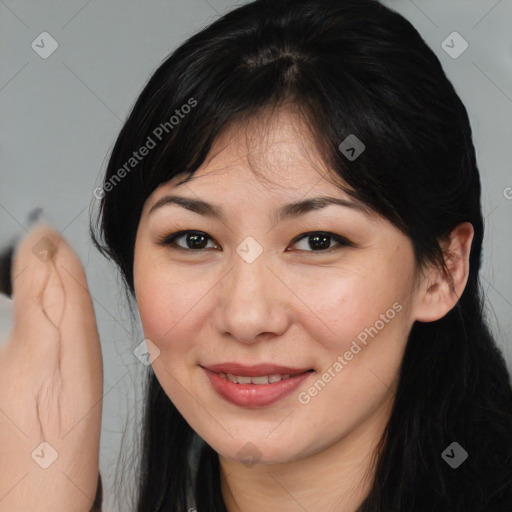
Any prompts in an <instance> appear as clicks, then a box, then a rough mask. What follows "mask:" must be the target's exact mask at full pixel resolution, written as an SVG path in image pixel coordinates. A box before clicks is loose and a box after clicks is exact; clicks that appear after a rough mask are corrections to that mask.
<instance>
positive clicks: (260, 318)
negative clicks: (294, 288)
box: [215, 253, 290, 344]
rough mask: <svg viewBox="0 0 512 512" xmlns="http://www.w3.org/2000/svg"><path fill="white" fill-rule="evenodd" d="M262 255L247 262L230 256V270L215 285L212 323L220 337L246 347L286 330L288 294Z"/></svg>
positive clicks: (288, 315) (237, 256)
mask: <svg viewBox="0 0 512 512" xmlns="http://www.w3.org/2000/svg"><path fill="white" fill-rule="evenodd" d="M264 254H265V253H263V254H261V255H260V256H259V257H258V258H256V260H255V261H253V262H251V263H248V262H247V261H245V260H244V259H243V258H241V257H240V256H239V255H238V254H236V253H235V254H234V257H233V266H232V268H231V270H230V271H229V272H228V273H227V274H226V275H225V276H224V278H223V279H222V280H221V282H220V283H219V285H220V291H219V293H220V296H219V301H218V303H217V311H216V314H215V318H216V322H215V323H216V328H217V329H218V332H219V333H220V335H222V336H227V335H230V336H231V337H232V338H233V339H235V340H237V341H239V342H240V343H246V344H250V343H256V342H258V341H263V340H271V339H274V338H275V337H278V336H281V335H282V334H283V333H284V332H285V331H286V329H287V328H288V326H289V323H290V314H289V294H290V293H289V290H288V289H287V288H286V286H285V285H284V284H283V282H282V281H281V280H280V279H279V277H278V276H277V275H276V274H277V273H276V272H275V271H274V270H273V269H272V268H271V266H270V265H269V262H268V258H266V257H265V256H264ZM287 296H288V299H287Z"/></svg>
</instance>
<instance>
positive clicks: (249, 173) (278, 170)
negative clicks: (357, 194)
mask: <svg viewBox="0 0 512 512" xmlns="http://www.w3.org/2000/svg"><path fill="white" fill-rule="evenodd" d="M183 179H184V176H183V175H181V176H176V177H174V178H173V179H172V180H170V181H168V182H166V184H164V186H165V188H166V189H167V190H169V189H170V188H174V187H176V186H177V185H178V184H179V183H180V182H181V181H183ZM233 182H238V183H239V184H240V185H243V184H245V185H247V186H250V187H252V188H253V189H254V187H255V186H257V187H258V188H259V187H261V188H262V189H264V190H266V191H267V192H268V191H274V190H275V191H278V192H281V193H282V192H283V190H285V191H290V192H293V191H297V192H302V193H303V194H304V193H306V192H307V191H308V190H309V189H311V188H312V187H315V189H316V191H320V189H322V190H324V191H325V192H327V191H329V192H331V193H332V192H333V191H336V190H337V191H338V193H339V194H342V195H343V191H342V190H340V189H339V187H338V185H336V184H335V183H337V184H339V183H341V184H343V186H345V187H347V188H350V187H348V185H347V184H346V183H344V181H343V180H342V179H341V177H339V176H338V175H336V174H335V173H334V171H332V170H331V169H329V168H328V166H327V165H326V163H325V162H324V160H323V158H322V155H321V154H320V153H319V151H318V148H317V147H316V144H315V142H314V137H313V135H312V133H311V131H310V129H309V128H308V126H307V124H306V123H305V121H304V119H303V117H302V116H301V114H300V112H298V110H297V109H296V108H295V107H293V106H288V107H284V108H280V109H279V110H274V111H272V112H268V111H264V112H262V113H261V114H260V115H258V116H257V117H252V118H249V119H243V120H235V121H232V122H229V123H228V124H227V125H226V126H225V127H224V129H223V130H222V132H221V133H220V134H219V135H218V136H217V138H216V139H215V141H214V143H213V144H212V147H211V149H210V151H209V154H208V155H207V157H206V159H205V161H204V162H203V164H202V165H201V166H200V167H199V168H198V169H197V170H196V171H195V172H194V174H193V176H192V177H191V178H190V180H188V183H194V184H195V185H194V186H198V187H201V188H202V186H203V184H204V186H207V184H208V185H213V186H215V187H217V188H219V187H220V186H221V185H222V184H225V185H226V186H229V183H233ZM256 182H257V185H256Z"/></svg>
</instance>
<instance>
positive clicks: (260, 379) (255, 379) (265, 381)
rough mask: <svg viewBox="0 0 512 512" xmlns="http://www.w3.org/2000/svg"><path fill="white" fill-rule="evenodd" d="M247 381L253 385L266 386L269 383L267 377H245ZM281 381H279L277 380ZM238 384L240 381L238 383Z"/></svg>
mask: <svg viewBox="0 0 512 512" xmlns="http://www.w3.org/2000/svg"><path fill="white" fill-rule="evenodd" d="M247 378H248V379H250V380H251V382H252V383H253V384H268V382H269V380H268V379H269V377H267V376H266V375H262V376H261V377H247ZM279 380H281V379H279ZM238 382H240V381H238Z"/></svg>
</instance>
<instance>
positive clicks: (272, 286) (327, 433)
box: [134, 111, 417, 463]
mask: <svg viewBox="0 0 512 512" xmlns="http://www.w3.org/2000/svg"><path fill="white" fill-rule="evenodd" d="M245 130H246V131H245ZM301 130H302V131H301ZM305 133H306V132H305V131H304V128H303V127H302V125H301V124H300V122H299V119H298V118H297V117H296V116H295V115H294V114H293V113H290V112H285V111H281V112H280V113H279V114H276V116H275V117H273V118H272V122H271V124H270V125H269V126H268V127H266V128H265V130H264V129H263V128H262V127H261V126H260V125H258V123H257V122H255V123H254V124H253V123H251V124H246V125H245V126H244V130H241V129H240V127H239V126H238V127H237V126H232V127H231V128H230V129H229V130H227V131H226V132H225V133H224V134H223V136H222V137H220V138H219V139H218V140H217V142H216V144H215V146H214V147H213V148H212V151H211V153H210V156H209V157H208V158H207V159H206V161H205V162H204V164H203V166H202V167H201V168H200V169H198V171H197V172H196V173H195V175H194V179H193V180H192V181H190V182H188V183H185V184H182V185H177V183H178V182H179V181H180V179H183V176H181V177H179V178H174V179H173V180H171V181H170V182H167V183H165V184H163V185H162V186H160V187H159V188H158V189H157V190H155V191H154V193H153V194H152V195H151V196H150V197H149V198H148V199H147V201H146V203H145V205H144V210H143V213H142V216H141V219H140V224H139V228H138V232H137V238H136V245H135V259H134V282H135V292H136V298H137V302H138V307H139V312H140V318H141V322H142V327H143V330H144V335H145V338H146V339H149V340H150V341H151V343H150V344H149V347H150V350H149V352H150V355H151V357H155V355H156V354H158V356H157V357H156V358H155V359H154V360H153V361H152V365H153V369H154V371H155V374H156V377H157V378H158V380H159V382H160V384H161V385H162V387H163V389H164V390H165V392H166V393H167V395H168V396H169V398H170V399H171V400H172V402H173V403H174V404H175V405H176V407H177V408H178V409H179V411H180V412H181V414H182V415H183V416H184V418H185V419H186V421H187V422H188V423H189V424H190V426H191V427H192V428H193V429H194V430H195V431H196V432H197V433H198V434H199V435H200V436H201V437H202V438H203V439H204V440H205V441H206V442H207V443H208V444H210V445H211V446H212V447H213V448H214V449H215V450H216V451H217V452H218V453H220V454H221V455H222V456H224V457H227V458H229V459H239V460H242V461H245V462H247V461H249V463H251V461H252V462H260V463H277V462H285V461H291V460H295V459H299V458H301V457H305V456H308V455H312V454H315V453H318V452H320V451H322V450H323V449H325V448H328V447H330V446H333V445H334V444H336V443H338V442H339V441H341V440H343V439H344V438H346V437H347V436H348V435H349V434H352V436H353V437H354V436H355V433H357V432H362V431H370V430H372V429H373V430H375V429H378V428H383V426H384V425H385V422H386V421H387V414H388V412H389V407H390V405H391V403H392V399H393V396H394V384H395V379H396V377H397V372H398V369H399V365H400V362H401V358H402V354H403V350H404V347H405V344H406V340H407V336H408V333H409V331H410V328H411V326H412V324H413V323H414V321H415V315H414V313H415V303H416V301H415V298H416V297H417V287H416V277H417V275H416V271H415V264H414V257H413V248H412V244H411V242H410V240H409V239H408V238H407V237H406V236H405V235H403V234H402V233H401V232H400V231H399V230H398V229H397V228H395V227H394V226H393V225H392V224H391V223H390V222H389V221H387V220H385V219H383V218H381V217H379V216H377V215H375V214H368V213H365V212H364V211H362V210H360V209H358V208H356V207H348V206H343V205H340V204H332V203H321V202H320V200H318V202H316V203H312V204H309V205H308V204H305V205H304V206H303V207H294V208H291V207H287V205H289V204H291V203H296V202H302V201H305V200H309V199H311V198H317V197H318V198H322V197H331V198H336V199H337V200H346V201H350V202H351V203H354V200H353V199H352V198H351V197H350V196H349V195H348V194H346V193H344V192H343V191H342V190H341V189H340V188H338V187H337V186H336V185H334V184H333V183H331V182H330V181H328V180H327V179H326V178H325V176H327V172H328V171H327V169H326V168H325V167H324V166H323V164H322V163H321V161H320V159H319V158H318V157H317V156H315V155H316V153H315V150H314V147H313V145H312V144H311V143H309V142H306V141H307V140H309V139H308V138H307V137H306V135H304V134H305ZM246 134H247V135H248V137H246V136H245V135H246ZM263 134H264V135H263ZM301 134H302V135H301ZM248 142H250V143H251V144H250V146H248ZM249 152H250V158H249ZM252 169H256V170H257V171H258V175H257V174H255V173H253V171H252ZM171 195H172V196H177V197H180V198H186V199H187V200H189V201H191V202H192V201H194V202H196V201H201V202H205V203H208V204H209V205H211V206H210V207H207V206H205V205H202V203H201V205H199V204H197V203H196V204H195V206H194V205H192V203H190V207H189V208H187V207H184V205H183V204H181V205H180V204H177V203H176V202H171V201H170V200H169V201H166V202H165V204H164V203H160V201H161V200H162V199H163V198H165V197H166V196H171ZM157 203H160V206H158V207H156V208H155V209H153V210H152V208H153V207H154V206H155V205H157ZM320 205H323V207H320ZM312 206H315V207H312ZM212 211H214V212H215V213H216V214H219V215H218V216H217V215H214V214H212ZM182 230H183V231H186V230H190V231H194V232H200V233H189V234H188V235H187V234H185V235H183V234H182V235H181V236H180V235H178V237H177V238H175V240H174V242H170V243H169V244H167V245H159V244H158V243H157V242H158V241H160V240H162V239H164V238H165V237H167V236H168V235H170V234H173V233H176V232H178V231H182ZM318 232H323V234H322V233H318ZM307 233H309V235H308V234H307ZM337 237H340V238H339V239H338V238H337ZM344 240H345V242H344ZM153 347H157V348H158V350H156V349H153ZM228 373H229V374H230V375H229V376H228V375H227V374H228ZM233 375H235V376H237V377H233ZM238 376H240V377H241V378H240V381H241V382H231V381H232V380H236V381H238ZM269 377H270V382H269ZM230 379H231V380H230ZM354 438H355V437H354Z"/></svg>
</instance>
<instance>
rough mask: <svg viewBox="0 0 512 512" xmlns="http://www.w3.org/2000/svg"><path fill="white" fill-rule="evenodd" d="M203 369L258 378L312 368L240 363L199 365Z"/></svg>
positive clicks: (296, 372)
mask: <svg viewBox="0 0 512 512" xmlns="http://www.w3.org/2000/svg"><path fill="white" fill-rule="evenodd" d="M201 366H202V367H203V368H206V369H207V370H210V371H212V372H215V373H230V374H231V375H242V376H247V377H260V376H262V375H286V374H289V375H297V374H299V373H304V372H307V371H309V370H312V368H291V367H289V366H281V365H276V364H271V363H260V364H252V365H250V366H249V365H244V364H240V363H219V364H209V365H201Z"/></svg>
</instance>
